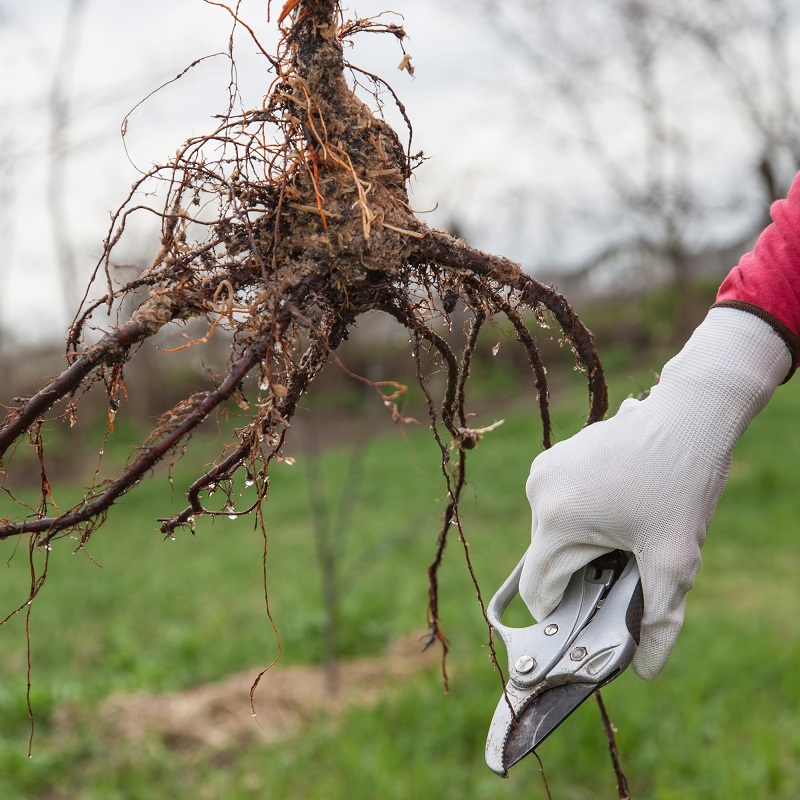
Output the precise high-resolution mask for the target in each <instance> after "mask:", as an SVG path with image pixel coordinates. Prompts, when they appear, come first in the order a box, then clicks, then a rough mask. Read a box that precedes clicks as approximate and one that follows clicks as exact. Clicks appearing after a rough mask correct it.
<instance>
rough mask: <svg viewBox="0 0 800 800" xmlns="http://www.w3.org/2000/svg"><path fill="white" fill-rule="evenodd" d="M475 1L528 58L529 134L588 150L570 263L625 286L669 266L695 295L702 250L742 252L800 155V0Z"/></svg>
mask: <svg viewBox="0 0 800 800" xmlns="http://www.w3.org/2000/svg"><path fill="white" fill-rule="evenodd" d="M475 3H476V5H478V6H479V7H480V8H481V10H482V11H483V13H485V14H486V16H487V18H488V19H489V20H490V21H491V24H492V25H493V27H494V28H495V29H496V30H497V31H498V32H499V33H500V34H501V35H502V37H503V39H504V41H506V42H508V43H509V44H510V45H512V46H513V47H514V48H515V49H516V52H518V53H519V55H520V59H521V60H523V61H524V62H525V63H526V64H527V65H528V68H527V72H528V78H527V79H526V80H525V81H523V82H522V83H519V84H515V85H514V88H515V91H516V92H517V96H518V98H519V99H520V100H522V102H520V103H519V104H518V105H519V106H521V107H522V108H526V109H528V112H529V113H528V114H526V115H525V119H526V120H527V122H528V125H529V126H530V127H529V129H528V130H527V131H526V132H525V134H524V141H525V148H533V149H536V148H537V147H538V148H540V149H549V152H551V153H552V152H555V153H556V154H557V157H559V158H561V159H563V161H564V163H565V164H570V163H572V164H578V165H581V166H580V169H579V170H578V169H574V168H573V169H572V171H571V172H569V179H565V181H564V186H563V192H564V194H566V195H568V197H569V199H568V200H567V201H563V200H561V201H556V203H557V206H558V208H559V209H560V215H561V216H562V217H564V218H566V219H568V220H569V223H568V226H569V238H570V239H571V240H572V241H575V240H583V241H584V242H593V243H594V245H593V250H591V251H590V254H589V255H583V256H582V257H580V258H579V259H577V260H576V258H575V256H574V253H573V254H572V255H568V256H567V257H566V260H565V261H563V262H562V264H561V265H560V267H561V269H562V270H564V271H566V272H570V271H571V272H573V273H574V276H575V277H576V278H579V279H581V280H586V279H587V278H589V277H590V276H591V275H592V273H598V272H602V273H603V275H604V276H605V280H606V281H608V282H609V285H611V286H614V287H615V288H616V289H619V287H621V286H626V285H627V286H629V287H630V286H632V285H639V286H646V285H649V284H650V283H652V280H653V279H654V278H658V277H659V274H666V275H668V276H669V281H670V283H671V284H672V286H674V287H675V289H676V290H677V291H678V292H679V293H680V295H681V296H682V297H683V298H684V299H685V302H684V303H683V304H682V305H681V308H682V309H684V310H685V311H689V310H690V309H691V303H692V286H693V282H694V279H695V276H696V275H697V273H698V270H699V269H702V265H703V263H704V262H707V261H708V256H709V254H711V253H713V252H714V251H716V250H718V249H719V250H723V249H724V250H725V252H726V253H727V252H728V250H731V251H733V252H735V251H737V250H739V252H741V248H743V247H745V246H746V245H747V244H748V243H749V241H750V238H751V237H752V236H753V235H754V234H755V233H757V232H758V230H759V229H760V227H761V226H762V225H763V223H764V219H765V217H766V209H767V207H768V204H769V202H770V201H771V200H773V199H776V198H777V197H779V196H782V195H783V194H784V193H785V191H786V189H787V188H788V185H789V182H790V180H791V178H792V177H793V175H794V173H795V171H796V170H797V168H798V167H799V166H800V157H798V156H800V153H798V141H799V140H800V117H799V116H798V115H799V114H800V100H798V94H797V92H796V91H795V84H796V79H797V72H798V65H797V62H796V61H793V59H792V52H793V48H792V42H793V41H794V40H795V39H796V38H797V37H798V35H800V31H799V30H798V22H800V9H799V8H798V7H797V4H792V3H789V2H788V1H787V0H770V2H766V3H765V2H753V0H732V1H731V2H726V3H718V2H714V1H713V0H700V1H699V2H698V1H697V0H677V1H676V2H670V3H668V4H663V3H648V2H644V0H588V1H587V2H584V1H581V2H570V0H567V2H560V1H558V2H557V1H556V0H536V2H532V3H531V2H511V3H498V2H496V0H475ZM587 187H590V189H589V190H587ZM598 197H601V198H604V200H603V201H602V202H598ZM545 202H546V203H551V202H553V201H552V198H551V197H546V198H545ZM558 216H559V211H558V210H555V211H552V212H551V215H550V216H549V219H551V220H552V219H554V218H557V217H558ZM576 219H579V220H580V222H578V223H576V221H575V220H576ZM554 224H556V225H558V224H559V223H558V221H556V222H555V223H554ZM564 238H566V237H564V236H562V239H564ZM584 249H587V248H584ZM647 265H650V268H649V269H648V268H647ZM726 266H727V268H730V267H731V266H732V264H731V263H728V264H727V265H726ZM609 275H611V276H612V278H611V279H609ZM596 279H597V278H596ZM561 280H562V285H563V282H565V281H564V280H563V279H561ZM600 280H603V278H600ZM689 324H691V318H690V317H688V316H686V315H685V316H684V317H683V318H682V319H681V320H680V322H679V325H678V331H677V336H679V337H684V336H685V335H686V334H687V333H688V330H687V326H688V325H689Z"/></svg>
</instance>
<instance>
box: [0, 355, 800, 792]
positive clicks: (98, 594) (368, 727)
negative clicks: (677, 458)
mask: <svg viewBox="0 0 800 800" xmlns="http://www.w3.org/2000/svg"><path fill="white" fill-rule="evenodd" d="M646 375H647V371H646V370H643V371H642V372H641V373H638V374H636V375H621V376H619V377H617V378H616V379H615V380H614V381H613V384H612V388H613V389H614V394H615V397H614V403H615V404H617V403H618V402H619V400H621V399H622V398H623V397H624V396H625V395H626V394H627V393H629V392H632V393H636V392H638V391H639V390H640V388H641V386H642V384H646V383H647V378H646ZM563 394H564V397H563V398H561V402H560V406H559V408H560V410H559V411H558V413H557V432H558V433H557V435H558V438H563V437H565V436H567V435H569V433H570V432H571V431H573V430H575V429H576V428H577V427H578V426H579V425H580V422H581V407H580V405H579V404H578V400H576V399H575V398H574V397H573V396H572V390H571V389H570V390H565V391H564V393H563ZM531 401H532V398H531ZM530 405H531V407H530V409H524V408H518V409H517V410H516V411H514V412H513V413H511V414H508V415H506V417H507V421H506V424H505V425H503V426H502V427H501V428H499V429H498V430H496V431H494V432H493V433H491V434H490V435H489V436H488V437H487V438H486V440H485V441H484V442H483V443H482V444H481V446H480V447H479V448H478V449H477V450H476V451H475V452H474V453H473V454H471V458H470V466H469V478H470V486H469V488H468V490H467V492H466V501H465V504H464V508H463V517H464V520H465V528H466V532H467V535H468V538H469V541H470V552H471V556H472V559H473V563H474V565H475V568H476V572H477V574H478V578H479V581H480V583H481V586H482V587H483V590H484V595H485V596H487V595H490V594H491V593H492V591H493V590H494V589H495V588H496V587H497V586H498V585H499V582H500V581H501V580H502V579H503V578H504V577H505V576H506V575H507V573H508V572H509V570H510V569H511V567H512V566H513V565H514V564H515V563H516V561H517V559H518V558H519V557H520V555H521V553H522V552H523V551H524V548H525V546H526V543H527V540H528V529H529V520H528V516H529V511H528V508H527V503H526V501H525V496H524V481H525V477H526V474H527V470H528V466H529V463H530V460H531V458H532V456H533V455H535V454H536V452H537V451H538V445H537V442H538V439H539V432H538V429H537V427H536V422H535V418H534V415H535V411H534V410H533V404H532V402H531V404H530ZM799 407H800V383H798V381H797V380H795V381H794V382H792V383H790V384H789V385H787V386H786V387H782V388H780V389H779V390H778V393H777V394H776V397H775V398H774V400H773V402H772V403H771V405H770V407H769V408H768V409H767V410H766V411H765V412H764V413H763V414H762V415H761V416H760V417H759V418H758V419H757V420H756V421H755V422H754V423H753V425H752V426H751V429H750V430H749V431H748V432H747V434H746V435H745V437H743V439H742V441H741V442H740V443H739V445H738V446H737V451H736V455H735V460H734V468H733V471H732V474H731V478H730V481H729V483H728V487H727V489H726V492H725V494H724V496H723V500H722V502H721V504H720V508H719V511H718V513H717V516H716V518H715V521H714V524H713V527H712V530H711V532H710V534H709V538H708V543H707V545H706V548H705V549H704V566H703V568H702V570H701V573H700V575H699V577H698V581H697V587H696V589H695V590H694V591H693V592H692V593H691V595H690V598H689V610H688V616H687V622H686V625H685V627H684V630H683V632H682V634H681V637H680V639H679V642H678V646H677V648H676V650H675V652H674V654H673V656H672V658H671V660H670V662H669V664H668V665H667V668H666V669H665V671H664V673H663V675H662V677H660V678H659V679H658V680H657V681H655V682H654V683H644V682H642V681H640V680H638V679H637V678H636V677H635V676H634V675H633V674H626V675H625V676H623V677H622V678H621V679H620V680H619V681H617V682H616V683H614V684H612V685H611V686H610V687H608V689H606V690H605V691H604V695H605V697H606V703H607V706H608V708H609V711H610V713H611V715H612V718H613V720H614V722H615V724H616V725H617V727H618V729H619V734H618V741H619V745H620V749H621V752H622V758H623V766H624V768H625V770H626V773H627V775H628V777H629V780H630V783H631V787H632V790H633V796H634V797H637V798H657V799H658V800H667V799H669V798H692V797H703V798H726V799H733V800H735V799H736V798H748V800H749V798H755V797H765V798H766V797H768V798H793V797H796V795H797V787H798V786H799V785H800V724H798V723H800V679H798V678H797V677H796V674H797V673H796V664H797V662H798V658H800V615H798V612H799V611H800V588H798V587H799V586H800V583H798V580H797V573H798V567H800V547H798V534H797V531H796V527H797V525H796V519H797V512H798V501H797V489H796V486H797V483H796V475H797V472H796V465H797V464H798V463H800V437H797V436H795V435H793V431H794V429H795V427H796V424H797V409H798V408H799ZM480 419H481V422H482V423H487V424H488V423H490V422H492V421H493V419H491V418H489V416H488V415H485V414H484V415H483V416H482V417H481V418H480ZM423 428H424V426H420V428H416V429H407V430H406V431H405V432H404V433H403V434H402V435H401V434H400V433H399V432H396V431H395V430H394V429H390V430H389V432H388V433H386V430H387V426H382V429H383V431H384V434H383V435H382V436H381V438H380V439H379V440H376V441H373V442H372V443H371V444H370V446H369V449H368V451H367V454H366V462H365V465H364V467H365V468H364V477H363V480H362V481H361V482H360V485H359V486H358V488H357V493H358V502H357V506H356V510H355V512H354V515H353V518H352V520H351V523H350V525H349V527H348V530H347V532H346V534H345V535H344V536H343V540H342V543H341V545H340V548H339V551H340V555H341V563H342V571H343V575H344V578H343V586H344V589H343V597H342V609H341V642H340V646H341V649H342V652H343V654H345V655H348V656H357V655H366V654H372V653H376V652H379V651H380V650H381V649H382V648H383V647H384V645H385V644H386V643H387V642H388V641H390V640H391V639H392V638H394V637H396V636H398V635H400V634H403V633H407V632H409V631H412V630H417V629H420V628H421V627H423V626H424V622H425V605H426V597H427V594H426V593H427V578H426V571H425V570H426V565H427V563H428V561H429V560H430V557H431V555H432V553H433V548H434V542H435V537H436V535H437V533H438V528H439V515H440V514H441V512H442V509H443V501H442V496H443V490H442V480H441V474H440V472H439V468H438V457H437V452H436V448H435V446H434V444H433V443H432V441H431V438H430V435H429V433H428V432H427V431H426V430H424V429H423ZM289 451H290V452H291V454H292V455H294V456H295V457H296V458H297V461H298V463H297V465H296V466H294V467H289V466H288V465H285V464H277V465H275V466H274V468H273V470H272V476H273V477H272V487H271V493H270V500H269V503H268V505H267V532H268V558H267V573H268V587H269V599H270V607H271V610H272V612H273V615H274V618H275V621H276V624H277V626H278V628H279V630H280V634H281V639H282V644H283V653H284V655H283V663H285V664H291V663H302V662H315V661H318V660H319V659H320V657H321V637H320V632H321V627H322V619H323V613H322V601H321V589H320V579H319V573H318V570H317V567H316V564H315V560H314V547H313V539H312V535H311V528H310V523H309V517H308V506H309V494H308V493H309V485H308V475H307V472H306V462H307V456H306V455H305V454H304V452H303V450H302V448H300V447H299V444H296V445H295V448H293V447H292V446H291V444H290V446H289ZM348 459H349V449H348V448H340V449H337V450H333V451H330V452H326V453H325V454H324V455H323V456H322V457H321V459H320V461H319V466H320V469H319V470H318V472H319V477H318V483H317V484H315V487H314V488H315V491H319V492H322V493H323V494H324V495H325V496H326V497H328V498H329V499H330V502H331V503H334V504H335V502H336V501H337V498H339V497H340V495H341V491H342V484H343V482H344V481H345V475H346V472H347V465H348ZM195 463H196V462H195ZM190 466H191V464H189V463H181V464H179V465H178V467H177V470H176V474H175V485H176V487H177V488H176V495H178V497H177V498H176V499H175V500H174V501H171V500H170V497H169V493H168V489H167V488H166V483H165V481H164V480H163V476H161V477H159V476H156V478H155V479H154V480H150V481H146V482H143V484H142V485H141V486H140V487H139V488H138V490H137V491H136V492H135V493H134V494H133V495H132V496H131V497H129V498H126V499H125V500H124V501H123V502H121V503H120V504H119V505H118V507H117V508H116V509H115V510H114V513H112V515H111V517H110V519H109V522H108V524H107V525H106V526H105V527H104V528H102V529H101V530H100V532H98V534H97V535H96V536H95V537H94V538H93V539H92V542H91V546H90V548H89V551H90V553H91V555H92V557H93V558H94V559H95V561H97V562H98V563H99V564H101V565H102V566H97V565H96V564H95V563H93V562H92V561H90V560H89V559H88V558H87V557H86V555H85V554H82V553H77V554H73V553H72V548H71V547H70V546H69V543H68V542H66V541H62V542H60V543H59V544H57V545H56V546H55V547H54V549H53V551H52V553H51V564H50V573H49V578H48V581H47V583H46V585H45V587H44V589H43V591H42V595H41V596H40V597H39V598H38V599H37V601H36V602H35V603H34V605H33V606H32V609H31V611H32V613H31V618H30V631H31V647H32V684H33V688H32V698H33V707H34V711H35V713H36V736H35V738H34V746H33V758H32V759H30V760H29V759H28V758H27V755H26V754H27V746H28V735H29V720H28V718H27V708H26V702H25V687H26V637H25V617H24V615H22V614H20V615H17V616H16V617H14V618H13V619H12V620H11V621H10V622H9V623H7V625H6V626H5V627H4V628H2V629H0V797H3V798H11V799H13V798H48V799H51V798H86V800H95V799H96V800H100V798H102V799H103V800H108V799H109V798H126V800H127V799H128V798H143V799H144V798H161V797H164V798H221V799H222V798H225V800H227V799H228V798H263V797H270V798H273V797H274V798H298V799H299V798H320V799H322V798H325V799H326V800H327V799H328V798H378V797H380V798H409V797H415V796H416V797H420V798H427V797H437V798H438V797H440V798H480V799H483V798H500V799H502V798H515V799H516V798H519V797H521V796H525V797H541V798H543V797H545V796H546V795H545V792H544V789H543V784H542V781H541V778H540V776H539V774H538V767H537V765H536V763H535V761H533V760H532V759H528V760H527V761H526V762H523V764H521V765H519V766H518V767H516V768H515V770H514V771H512V774H511V777H510V778H509V779H508V780H507V781H502V780H500V779H499V778H497V777H496V776H494V775H493V774H492V773H490V772H489V771H488V769H487V768H486V767H485V765H484V763H483V744H484V740H485V736H486V730H487V727H488V723H489V720H490V718H491V715H492V712H493V710H494V706H495V704H496V703H497V701H498V699H499V683H498V679H497V676H496V675H495V674H494V673H493V671H492V668H491V666H490V664H489V661H488V654H487V650H486V648H485V646H484V642H485V640H486V632H485V629H484V625H483V621H482V619H481V616H480V611H479V608H478V606H477V603H476V600H475V593H474V589H473V588H472V585H471V582H470V580H469V578H468V576H467V574H466V570H465V568H464V559H463V555H462V551H461V549H460V545H459V543H458V542H457V541H455V540H453V541H452V542H451V543H450V545H449V547H448V551H447V559H446V562H445V565H444V568H443V573H442V576H441V592H442V618H443V624H444V627H445V632H446V633H447V634H448V636H449V637H450V639H451V641H452V644H453V649H452V652H451V655H450V661H449V664H450V673H451V680H450V694H449V695H445V694H444V692H443V690H442V685H441V681H440V680H439V678H438V677H437V676H436V675H435V674H425V675H420V676H418V677H416V678H415V679H413V680H411V681H409V682H408V683H407V684H405V685H403V686H402V688H398V689H397V690H396V691H395V692H394V693H393V694H391V695H389V696H387V697H386V698H385V699H384V700H383V701H382V702H381V704H380V705H379V706H378V707H376V708H372V709H369V710H364V709H351V710H349V711H347V712H345V713H344V714H342V715H341V716H339V717H338V718H336V719H326V720H323V721H321V722H320V723H318V724H316V725H315V726H314V727H312V728H310V729H308V730H305V731H303V732H302V733H301V734H300V735H298V736H297V737H295V738H293V739H291V740H288V741H286V742H283V743H281V744H279V745H272V746H264V745H250V746H247V747H242V748H241V749H240V750H237V751H235V752H225V753H219V752H209V753H207V754H201V756H200V757H197V758H191V759H190V758H188V757H187V756H185V755H181V753H180V752H174V751H173V750H172V749H171V748H170V746H169V744H168V743H166V742H161V741H158V740H153V741H149V742H147V743H145V744H136V745H133V744H131V743H127V742H125V741H121V740H108V739H105V738H103V736H102V734H101V733H100V732H99V729H98V727H97V726H96V725H92V717H91V709H92V708H95V707H96V706H97V705H98V704H99V703H100V702H102V700H103V699H104V698H105V697H107V696H108V695H109V694H110V693H112V692H116V691H128V692H132V691H150V692H154V691H170V690H175V689H178V688H182V687H186V686H191V685H194V684H197V683H201V682H204V681H209V680H214V679H217V678H220V677H222V676H224V675H227V674H229V673H230V672H233V671H236V670H241V669H244V668H253V669H254V673H255V669H256V668H257V667H258V666H259V665H263V664H266V663H267V662H269V661H270V660H271V659H272V658H273V656H274V655H275V653H276V642H275V638H274V635H273V634H272V631H271V628H270V626H269V623H268V620H267V618H266V615H265V611H264V593H263V588H262V583H261V570H262V549H263V541H262V538H261V535H260V533H259V532H257V531H256V530H254V528H253V525H252V523H251V522H250V521H248V520H246V519H238V520H235V521H232V520H228V519H227V518H224V517H223V518H221V519H218V520H217V521H216V522H215V524H213V525H211V524H205V523H204V524H202V525H198V530H197V535H196V536H194V537H192V536H191V535H189V534H188V533H182V534H179V535H178V536H177V538H176V540H175V541H169V540H168V541H163V539H162V537H161V536H160V535H159V534H158V533H157V532H156V527H157V523H156V522H155V518H156V517H158V516H163V515H165V514H166V513H168V511H169V508H170V507H172V508H177V507H179V506H180V503H179V495H180V491H179V489H180V487H181V486H182V485H184V484H185V482H186V481H187V480H188V478H189V475H190V470H189V467H190ZM244 491H246V490H244ZM5 508H6V506H3V507H2V508H0V513H2V511H3V509H5ZM15 547H16V553H14V550H15ZM0 556H1V557H2V561H0V564H2V565H3V569H4V573H3V580H2V582H0V609H4V610H11V608H13V607H14V606H15V604H18V603H19V602H20V601H21V600H24V598H25V596H26V591H27V582H28V580H29V575H28V572H27V555H26V552H25V549H24V544H22V543H20V544H18V545H15V544H14V543H12V542H5V543H3V544H2V546H0ZM38 558H41V554H40V555H39V556H38ZM487 599H488V597H487ZM67 704H74V705H76V706H78V707H82V708H85V709H88V710H89V713H88V715H85V716H83V717H81V718H80V719H82V720H83V722H80V723H76V725H75V727H74V728H73V729H70V730H68V731H64V730H63V729H59V731H58V736H56V735H55V734H54V728H53V725H52V716H53V714H54V713H55V712H56V711H57V710H58V709H59V708H61V707H63V706H65V705H67ZM540 755H541V757H542V759H543V762H544V765H545V769H546V772H547V776H548V780H549V783H550V788H551V792H552V796H553V797H554V798H556V799H557V800H565V799H567V798H569V799H570V800H581V799H582V798H587V799H588V798H603V797H607V798H613V797H615V796H616V791H615V788H614V781H613V774H612V771H611V768H610V764H609V761H608V755H607V750H606V746H605V741H604V734H603V731H602V727H601V724H600V720H599V715H598V713H597V709H596V708H595V707H594V704H593V703H587V704H586V705H585V707H583V708H581V709H579V710H578V711H577V712H576V714H575V715H574V716H573V717H572V718H571V719H570V720H569V721H568V722H567V723H566V724H565V725H564V726H563V727H562V728H561V729H560V730H559V732H558V733H557V734H556V735H554V736H553V737H551V738H550V739H549V740H548V741H547V742H546V743H545V744H544V745H543V746H542V748H541V749H540ZM528 762H530V763H528Z"/></svg>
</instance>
